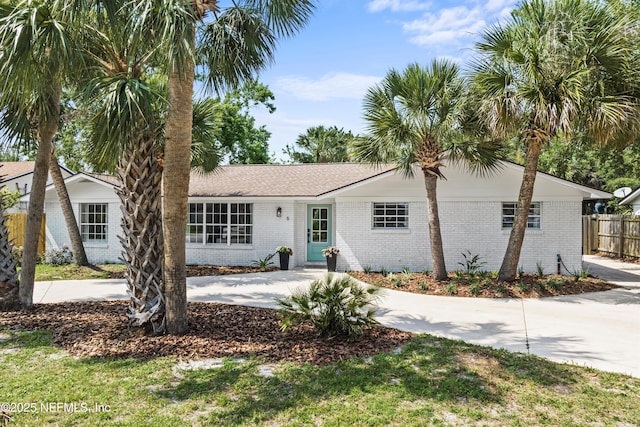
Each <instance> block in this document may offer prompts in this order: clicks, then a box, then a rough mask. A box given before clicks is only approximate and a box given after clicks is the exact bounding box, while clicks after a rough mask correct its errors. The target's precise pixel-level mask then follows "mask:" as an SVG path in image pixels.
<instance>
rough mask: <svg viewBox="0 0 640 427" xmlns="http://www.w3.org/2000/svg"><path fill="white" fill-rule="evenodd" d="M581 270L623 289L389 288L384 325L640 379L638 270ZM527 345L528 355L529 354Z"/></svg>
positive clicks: (197, 286)
mask: <svg viewBox="0 0 640 427" xmlns="http://www.w3.org/2000/svg"><path fill="white" fill-rule="evenodd" d="M584 268H588V269H589V271H590V272H591V273H592V274H594V275H595V276H598V277H601V278H603V279H606V280H609V281H611V282H614V283H616V284H618V285H620V286H622V288H620V289H615V290H611V291H607V292H599V293H591V294H583V295H573V296H563V297H554V298H542V299H524V300H521V299H486V298H456V297H440V296H430V295H417V294H411V293H406V292H401V291H394V290H385V295H384V298H383V300H382V302H381V304H380V310H379V314H378V320H380V322H381V323H383V324H384V325H386V326H390V327H394V328H398V329H402V330H406V331H412V332H420V333H430V334H434V335H438V336H442V337H447V338H453V339H460V340H464V341H467V342H470V343H474V344H481V345H488V346H491V347H495V348H504V349H507V350H511V351H518V352H525V353H526V352H527V351H529V352H530V353H532V354H536V355H538V356H541V357H546V358H548V359H551V360H554V361H557V362H568V363H573V364H577V365H585V366H591V367H594V368H598V369H602V370H605V371H612V372H620V373H626V374H630V375H633V376H636V377H640V356H639V355H640V264H629V263H621V262H617V261H613V260H609V259H606V258H600V257H585V259H584ZM323 274H325V273H324V272H323V271H320V270H313V269H308V270H302V269H298V270H291V271H275V272H270V273H255V274H245V275H233V276H216V277H193V278H189V279H188V280H187V295H188V298H189V300H190V301H215V302H222V303H229V304H240V305H250V306H256V307H274V306H275V300H276V299H277V298H280V297H283V296H286V295H289V293H290V292H291V291H292V290H293V289H295V288H297V287H299V286H305V285H308V283H309V282H311V281H312V280H314V279H316V278H319V277H322V276H323ZM123 298H127V294H126V290H125V287H124V281H122V280H96V281H60V282H46V283H45V282H39V283H36V286H35V290H34V302H36V303H48V302H62V301H88V300H105V299H123ZM527 344H528V349H527Z"/></svg>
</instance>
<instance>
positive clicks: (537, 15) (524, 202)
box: [474, 0, 638, 281]
mask: <svg viewBox="0 0 640 427" xmlns="http://www.w3.org/2000/svg"><path fill="white" fill-rule="evenodd" d="M630 28H631V26H629V25H628V22H626V19H624V17H622V16H620V15H617V14H616V13H615V12H614V11H613V10H612V9H611V8H610V7H609V6H607V5H606V4H604V3H603V2H598V1H595V0H528V1H525V2H523V3H522V4H521V6H520V7H519V8H518V9H516V10H515V11H514V12H513V13H512V16H511V19H510V20H509V21H508V22H507V23H505V24H496V25H494V26H492V27H490V28H489V29H488V30H486V32H485V33H484V35H483V37H482V40H481V41H480V42H479V43H478V44H477V49H478V51H479V55H480V57H479V59H478V60H477V63H476V64H475V65H474V81H475V83H476V85H477V87H478V88H479V90H480V96H481V97H482V98H483V99H484V101H483V105H482V107H481V111H482V113H483V115H484V117H485V120H486V123H487V125H488V127H489V128H490V129H492V131H493V132H494V133H495V134H500V135H507V134H510V133H511V134H516V135H518V136H519V137H520V138H521V139H522V140H523V142H524V143H525V145H526V154H525V165H524V173H523V178H522V185H521V187H520V192H519V195H518V202H517V203H518V207H519V208H518V209H517V212H516V218H515V221H514V225H513V228H512V229H511V234H510V236H509V243H508V246H507V249H506V253H505V257H504V259H503V263H502V266H501V268H500V272H499V279H500V280H506V281H512V280H515V277H516V272H517V266H518V262H519V258H520V251H521V248H522V243H523V241H524V235H525V230H526V227H527V217H528V213H529V209H528V207H529V206H530V205H531V200H532V197H533V189H534V184H535V178H536V172H537V167H538V160H539V157H540V153H541V150H542V149H543V148H544V147H545V146H546V145H547V144H548V143H549V141H550V140H551V139H552V138H554V137H556V136H558V135H560V136H569V135H571V134H572V133H573V132H574V131H576V130H577V129H585V130H586V131H587V132H588V134H589V136H590V137H591V138H592V139H594V140H596V141H598V142H607V141H611V140H615V139H616V138H620V136H621V135H622V134H624V133H629V132H632V131H633V132H634V131H635V130H636V129H637V127H638V125H637V122H638V121H637V108H636V107H637V106H636V100H635V98H634V97H633V96H631V92H630V90H629V87H628V86H627V85H626V83H625V82H627V81H628V77H629V75H630V74H629V73H631V72H632V70H633V67H630V61H629V59H630V57H631V56H630V52H631V47H632V46H631V44H630V40H631V39H632V38H631V37H629V35H628V34H627V33H628V30H629V29H630Z"/></svg>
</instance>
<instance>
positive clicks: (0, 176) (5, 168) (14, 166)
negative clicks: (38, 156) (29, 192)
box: [0, 162, 36, 181]
mask: <svg viewBox="0 0 640 427" xmlns="http://www.w3.org/2000/svg"><path fill="white" fill-rule="evenodd" d="M0 165H1V166H0V181H6V180H8V179H11V178H14V177H16V176H20V175H24V174H26V173H29V172H33V169H34V168H35V166H36V162H0Z"/></svg>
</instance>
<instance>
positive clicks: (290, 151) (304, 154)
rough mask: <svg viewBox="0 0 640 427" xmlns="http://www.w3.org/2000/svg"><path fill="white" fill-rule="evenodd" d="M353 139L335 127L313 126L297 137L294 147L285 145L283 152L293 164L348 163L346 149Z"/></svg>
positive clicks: (347, 133) (350, 135) (349, 133)
mask: <svg viewBox="0 0 640 427" xmlns="http://www.w3.org/2000/svg"><path fill="white" fill-rule="evenodd" d="M353 138H354V136H353V135H352V134H351V132H345V131H344V130H343V129H338V128H337V127H335V126H331V127H329V128H326V127H324V126H314V127H311V128H309V129H307V132H306V133H304V134H302V135H299V136H298V139H296V143H295V145H287V146H286V147H285V149H284V150H283V152H284V153H285V154H287V155H288V156H289V158H290V159H291V161H293V162H295V163H339V162H348V161H349V154H348V150H347V147H348V146H349V144H350V143H351V141H352V140H353ZM296 145H297V146H298V147H296ZM297 148H298V149H297Z"/></svg>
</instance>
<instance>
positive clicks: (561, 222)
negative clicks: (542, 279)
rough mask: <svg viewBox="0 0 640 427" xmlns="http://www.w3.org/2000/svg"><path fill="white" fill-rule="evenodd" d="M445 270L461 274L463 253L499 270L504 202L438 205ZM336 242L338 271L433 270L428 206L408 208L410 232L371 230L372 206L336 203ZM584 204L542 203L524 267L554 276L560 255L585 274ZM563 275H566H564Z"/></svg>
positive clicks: (522, 262)
mask: <svg viewBox="0 0 640 427" xmlns="http://www.w3.org/2000/svg"><path fill="white" fill-rule="evenodd" d="M438 208H439V212H440V227H441V231H442V240H443V246H444V252H445V263H446V266H447V270H449V271H452V270H456V269H458V268H462V267H461V266H460V265H459V264H458V263H459V262H463V261H464V258H463V256H462V253H463V252H464V253H466V252H467V251H470V252H471V253H472V254H473V255H475V254H478V255H480V258H481V261H482V262H485V265H484V266H483V269H485V270H488V271H491V270H498V269H499V268H500V265H501V263H502V258H503V256H504V252H505V250H506V247H507V242H508V239H509V231H506V230H502V223H501V215H502V202H501V201H500V202H498V201H479V202H474V201H442V202H440V203H439V204H438ZM336 217H337V221H336V239H337V245H338V247H339V248H340V256H339V258H338V268H339V269H340V270H362V269H363V268H364V267H365V266H367V265H370V266H371V267H372V268H373V269H374V270H379V269H380V267H386V268H387V269H390V270H392V271H399V270H401V269H402V268H403V267H405V266H408V267H409V268H411V269H412V270H414V271H421V270H423V269H425V268H431V252H430V247H429V233H428V223H427V212H426V202H410V203H409V230H408V231H404V232H403V231H388V232H386V231H384V232H383V231H377V230H372V229H371V202H367V201H362V202H358V201H355V202H354V201H344V202H341V201H339V200H338V202H337V203H336ZM580 233H581V202H580V201H578V200H576V201H572V202H565V201H543V202H542V217H541V229H540V230H530V231H528V232H527V234H526V237H525V241H524V245H523V248H522V253H521V257H520V265H521V266H523V267H524V269H525V271H527V272H535V271H536V264H537V263H541V265H542V266H543V268H544V269H545V272H547V273H553V272H556V269H557V262H556V254H560V255H561V256H562V259H563V261H564V263H565V265H566V267H567V268H568V269H569V271H574V270H578V269H580V268H581V259H582V255H581V245H580V236H581V234H580ZM564 273H567V272H566V270H565V271H564Z"/></svg>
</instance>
